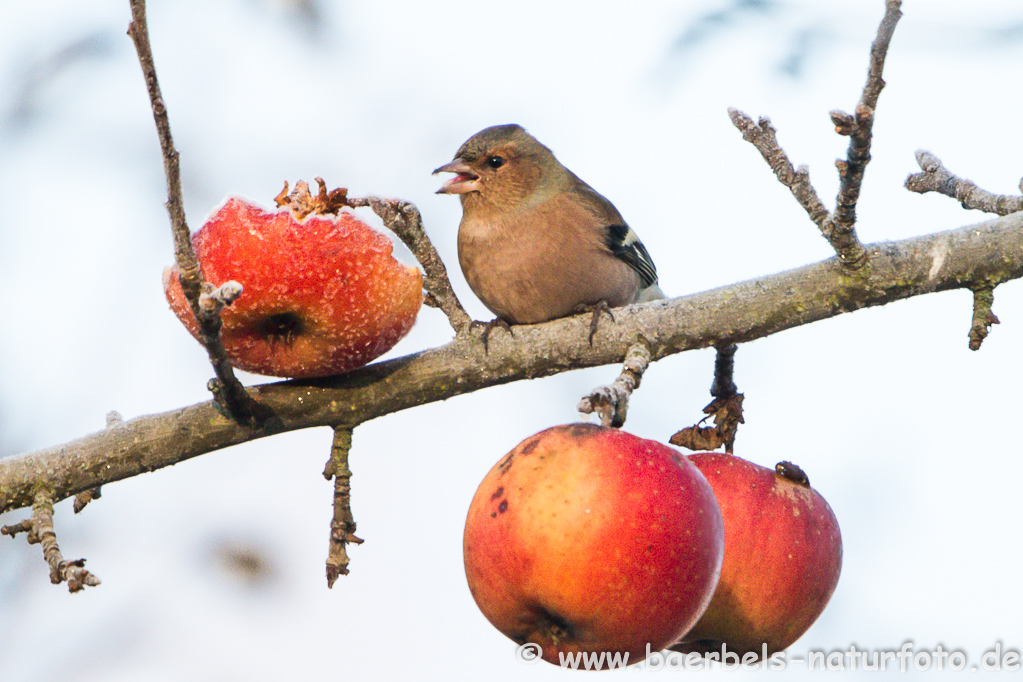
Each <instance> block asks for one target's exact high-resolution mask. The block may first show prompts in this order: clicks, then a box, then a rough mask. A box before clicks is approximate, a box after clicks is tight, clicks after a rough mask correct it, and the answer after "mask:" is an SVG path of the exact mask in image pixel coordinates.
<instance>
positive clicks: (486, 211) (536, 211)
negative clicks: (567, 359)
mask: <svg viewBox="0 0 1023 682" xmlns="http://www.w3.org/2000/svg"><path fill="white" fill-rule="evenodd" d="M433 173H434V174H435V175H436V174H437V173H454V174H455V176H454V177H453V178H450V179H448V180H447V181H446V182H445V183H444V184H443V185H442V186H441V188H440V189H439V190H437V193H438V194H455V195H458V197H459V198H460V200H461V203H462V220H461V222H460V223H459V227H458V262H459V265H460V266H461V268H462V273H463V274H464V275H465V279H466V281H467V282H468V284H469V287H470V288H471V289H472V291H473V293H475V294H476V296H477V297H478V298H479V299H480V301H482V302H483V304H484V305H485V306H486V307H487V308H488V309H489V310H490V311H491V312H493V313H494V314H495V315H496V316H497V319H496V320H494V323H500V324H502V326H506V325H508V324H511V325H521V324H536V323H540V322H546V321H548V320H553V319H556V318H560V317H566V316H568V315H573V314H577V313H579V312H582V311H585V310H592V311H593V320H592V323H591V333H590V341H591V343H592V340H593V332H594V331H595V330H596V326H597V319H598V317H599V314H600V312H601V310H602V309H604V310H606V309H607V308H616V307H619V306H624V305H628V304H630V303H637V302H644V301H649V300H654V299H657V298H664V294H663V292H662V291H661V289H660V287H659V286H658V284H657V269H656V267H655V266H654V263H653V260H652V259H651V258H650V253H649V252H648V251H647V249H646V247H645V246H643V243H642V242H641V241H640V240H639V237H637V236H636V233H635V232H633V231H632V229H631V228H630V227H629V226H628V224H627V223H626V222H625V219H624V218H622V215H621V213H619V212H618V209H616V208H615V207H614V204H612V203H611V202H610V201H608V200H607V199H606V198H604V196H603V195H601V194H599V193H598V192H597V191H596V190H594V189H593V188H592V187H590V186H589V185H588V184H586V183H585V182H583V181H582V180H580V179H579V177H578V176H576V175H575V173H573V172H572V171H570V170H569V169H568V168H566V167H565V166H563V165H562V164H561V162H560V161H558V159H557V158H556V157H555V156H554V153H553V152H551V150H550V149H548V148H547V147H545V146H544V145H543V144H541V143H540V141H539V140H537V139H536V138H535V137H533V136H532V135H530V134H529V133H528V132H526V130H525V128H523V127H522V126H520V125H517V124H507V125H497V126H491V127H489V128H485V129H483V130H481V131H480V132H478V133H476V134H475V135H473V136H472V137H470V138H469V139H468V140H466V142H465V143H464V144H463V145H462V146H461V147H460V148H459V149H458V152H456V154H455V157H454V160H452V161H451V162H450V163H447V164H444V165H443V166H441V167H440V168H437V169H436V170H434V171H433ZM494 323H491V325H493V324H494ZM489 330H490V328H488V329H487V332H489Z"/></svg>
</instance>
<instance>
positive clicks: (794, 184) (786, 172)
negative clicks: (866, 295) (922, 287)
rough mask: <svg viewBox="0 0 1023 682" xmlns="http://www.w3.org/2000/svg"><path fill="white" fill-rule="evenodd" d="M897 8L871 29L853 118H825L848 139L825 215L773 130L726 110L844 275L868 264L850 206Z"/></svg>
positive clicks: (895, 4) (835, 114) (865, 157)
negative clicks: (831, 202) (816, 231)
mask: <svg viewBox="0 0 1023 682" xmlns="http://www.w3.org/2000/svg"><path fill="white" fill-rule="evenodd" d="M901 6H902V2H901V0H888V2H887V5H886V11H885V15H884V18H883V19H882V20H881V25H880V26H879V27H878V29H877V37H876V38H875V39H874V42H873V44H872V45H871V48H870V66H869V68H868V70H867V83H866V85H865V86H864V87H863V93H862V95H861V96H860V101H859V103H858V104H857V105H856V111H855V114H853V115H850V114H847V113H845V112H842V111H832V112H831V120H832V122H833V123H834V124H835V130H836V132H837V133H838V134H839V135H847V136H848V137H849V149H848V151H847V152H846V158H845V159H839V160H838V161H836V162H835V164H836V166H837V167H838V175H839V180H840V183H839V190H838V197H837V199H836V202H835V210H834V211H833V212H830V213H829V212H828V210H827V209H826V208H825V207H824V204H823V203H821V200H820V198H819V197H818V196H817V192H816V191H815V190H814V188H813V186H812V185H811V184H810V173H809V171H808V170H807V168H806V167H805V166H800V167H799V168H798V169H795V170H794V169H793V167H792V162H791V161H789V159H788V156H787V155H786V154H785V152H784V151H783V150H782V148H781V147H780V146H779V145H778V140H777V137H776V135H775V130H774V128H773V127H771V122H770V121H769V120H768V119H766V118H761V119H760V122H759V124H754V123H753V119H751V118H750V117H749V116H747V115H746V114H744V113H742V112H740V111H737V110H736V109H729V110H728V115H729V117H730V118H731V119H732V123H733V124H734V125H735V127H736V128H738V129H739V130H740V131H742V137H743V139H744V140H746V141H747V142H750V143H752V144H753V145H754V146H755V147H756V148H757V150H758V151H759V152H760V154H761V155H762V156H763V157H764V160H765V161H767V163H768V165H769V166H770V167H771V170H773V171H774V174H775V175H776V176H778V180H779V181H780V182H781V183H782V184H783V185H785V186H786V187H788V188H789V189H790V190H791V191H792V195H793V196H794V197H795V198H796V200H797V201H798V202H799V204H800V205H801V206H802V207H803V209H804V210H806V212H807V213H808V214H809V216H810V219H811V220H812V221H813V222H814V224H816V225H817V227H818V228H819V229H820V231H821V234H822V235H824V238H825V239H827V240H828V243H830V244H831V247H832V248H833V249H834V250H835V253H836V254H837V255H838V260H839V262H840V263H842V265H843V266H844V267H845V268H847V269H850V270H859V269H861V268H862V267H863V266H864V265H866V263H867V259H868V254H867V250H866V248H865V247H864V246H863V244H862V243H860V240H859V237H857V236H856V203H857V202H858V201H859V198H860V188H861V187H862V186H863V175H864V171H865V170H866V167H867V164H868V163H869V162H870V143H871V139H872V135H873V133H872V131H873V127H874V111H875V109H876V108H877V99H878V97H879V96H880V94H881V90H882V88H884V79H883V78H882V77H881V75H882V73H883V71H884V62H885V57H886V56H887V55H888V46H889V44H890V43H891V40H892V35H893V33H894V32H895V25H896V24H897V23H898V21H899V18H900V17H901V16H902V10H901V9H900V8H901Z"/></svg>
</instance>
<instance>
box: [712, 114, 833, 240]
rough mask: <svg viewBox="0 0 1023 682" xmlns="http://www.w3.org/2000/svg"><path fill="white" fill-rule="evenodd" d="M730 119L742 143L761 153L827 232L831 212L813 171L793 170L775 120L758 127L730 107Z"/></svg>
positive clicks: (780, 179) (815, 222) (751, 120)
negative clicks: (813, 181)
mask: <svg viewBox="0 0 1023 682" xmlns="http://www.w3.org/2000/svg"><path fill="white" fill-rule="evenodd" d="M728 117H729V118H731V119H732V124H733V125H734V126H735V127H736V128H738V129H739V131H740V132H741V133H742V139H744V140H746V141H747V142H749V143H750V144H752V145H753V146H754V147H756V149H757V151H759V152H760V155H761V156H763V157H764V161H767V165H768V166H770V167H771V170H772V171H774V174H775V175H776V176H777V177H778V182H780V183H781V184H783V185H785V186H786V187H788V188H789V190H790V191H791V192H792V196H794V197H795V198H796V201H798V202H799V205H800V206H802V207H803V209H804V210H805V211H806V213H807V215H809V216H810V220H812V221H813V222H814V224H815V225H817V227H819V228H820V229H821V232H823V231H824V221H825V220H827V218H828V209H827V208H826V207H825V206H824V204H823V202H821V200H820V197H819V196H817V191H816V190H815V189H814V188H813V185H811V184H810V171H809V169H807V167H806V166H800V167H799V168H798V169H796V168H793V166H792V162H791V161H790V160H789V157H788V155H787V154H786V153H785V150H784V149H782V148H781V146H780V145H779V144H778V137H777V135H776V131H775V129H774V126H772V125H771V120H770V119H769V118H767V117H766V116H761V117H760V121H759V122H758V123H754V122H753V119H752V118H750V117H749V116H748V115H747V114H745V113H743V112H741V111H739V110H738V109H733V108H731V107H729V109H728Z"/></svg>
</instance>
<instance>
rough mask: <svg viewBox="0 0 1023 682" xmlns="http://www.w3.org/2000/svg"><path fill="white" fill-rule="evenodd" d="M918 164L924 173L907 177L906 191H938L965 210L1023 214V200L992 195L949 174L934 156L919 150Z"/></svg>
mask: <svg viewBox="0 0 1023 682" xmlns="http://www.w3.org/2000/svg"><path fill="white" fill-rule="evenodd" d="M916 162H917V163H918V164H919V165H920V169H921V170H923V173H913V174H911V175H910V176H909V177H908V178H906V189H908V190H909V191H910V192H916V193H917V194H926V193H927V192H938V193H939V194H944V195H945V196H947V197H952V198H953V199H955V200H956V201H958V202H959V203H960V205H962V207H963V208H965V209H973V210H977V211H984V212H985V213H994V214H996V215H1009V214H1010V213H1015V212H1017V211H1023V197H1013V196H1008V195H1004V194H992V193H991V192H988V191H987V190H985V189H981V188H980V187H977V185H975V184H973V182H971V181H969V180H967V179H965V178H960V177H959V176H957V175H955V174H953V173H952V172H950V171H949V170H948V169H947V168H945V165H944V164H943V163H942V162H941V159H939V158H938V157H937V156H935V155H934V154H931V153H930V152H928V151H925V150H923V149H920V150H918V151H917V153H916ZM1020 192H1023V180H1021V181H1020Z"/></svg>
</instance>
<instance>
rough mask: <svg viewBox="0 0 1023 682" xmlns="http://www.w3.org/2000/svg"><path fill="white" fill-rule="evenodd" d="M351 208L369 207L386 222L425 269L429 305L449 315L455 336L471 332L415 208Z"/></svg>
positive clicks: (380, 204)
mask: <svg viewBox="0 0 1023 682" xmlns="http://www.w3.org/2000/svg"><path fill="white" fill-rule="evenodd" d="M348 205H349V206H369V207H370V208H372V209H373V212H374V213H376V214H377V215H378V216H380V218H381V219H382V220H383V221H384V225H386V226H387V228H388V229H389V230H391V231H392V232H394V233H395V234H396V235H398V238H399V239H401V241H402V242H404V243H405V245H406V246H407V247H408V248H409V250H411V251H412V255H414V256H415V257H416V260H417V261H419V264H420V265H422V266H423V270H424V271H425V273H426V277H425V278H424V281H423V287H424V288H425V289H426V304H427V305H430V306H433V307H435V308H440V309H441V311H442V312H443V313H444V314H445V315H447V317H448V321H449V322H450V323H451V327H452V328H453V329H454V330H455V333H456V334H462V333H464V332H466V331H468V329H469V326H470V325H471V324H472V319H471V318H470V317H469V314H468V313H467V312H465V308H463V307H462V304H461V302H460V301H459V300H458V296H456V295H455V290H454V289H453V288H452V287H451V280H450V279H448V271H447V268H446V267H445V266H444V261H442V260H441V258H440V254H438V253H437V249H436V248H434V246H433V242H431V241H430V238H429V237H428V236H427V234H426V230H425V229H423V219H422V216H420V214H419V209H417V208H416V207H415V205H414V204H412V203H410V202H407V201H401V200H399V199H381V198H378V197H367V198H366V199H349V200H348Z"/></svg>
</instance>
